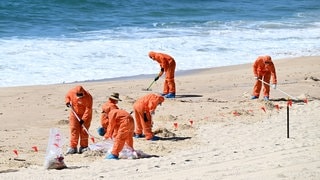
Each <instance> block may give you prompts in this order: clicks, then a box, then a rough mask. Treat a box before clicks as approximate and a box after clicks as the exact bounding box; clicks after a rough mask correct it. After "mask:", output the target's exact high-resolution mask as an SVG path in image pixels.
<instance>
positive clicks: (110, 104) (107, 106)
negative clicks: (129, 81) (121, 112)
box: [98, 93, 122, 136]
mask: <svg viewBox="0 0 320 180" xmlns="http://www.w3.org/2000/svg"><path fill="white" fill-rule="evenodd" d="M118 101H122V100H121V99H120V98H119V93H113V94H112V95H110V96H109V98H108V101H107V102H105V103H104V104H103V105H102V112H101V117H100V124H101V126H102V127H99V128H98V134H99V135H100V136H104V135H105V133H106V132H107V128H108V124H109V119H108V115H107V112H110V111H111V110H113V109H119V107H118V106H117V104H118Z"/></svg>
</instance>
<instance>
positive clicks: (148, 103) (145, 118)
mask: <svg viewBox="0 0 320 180" xmlns="http://www.w3.org/2000/svg"><path fill="white" fill-rule="evenodd" d="M163 101H164V98H163V97H162V96H160V95H157V94H147V95H145V96H143V97H141V98H139V99H138V100H137V101H136V102H135V103H134V104H133V110H134V114H135V119H136V121H135V122H136V126H135V134H134V135H135V138H142V137H145V138H146V139H147V140H152V141H157V140H159V139H160V138H159V137H157V136H154V134H153V132H152V124H153V122H152V116H151V115H152V114H154V113H155V110H156V108H157V106H158V105H161V104H162V102H163ZM143 133H144V134H143Z"/></svg>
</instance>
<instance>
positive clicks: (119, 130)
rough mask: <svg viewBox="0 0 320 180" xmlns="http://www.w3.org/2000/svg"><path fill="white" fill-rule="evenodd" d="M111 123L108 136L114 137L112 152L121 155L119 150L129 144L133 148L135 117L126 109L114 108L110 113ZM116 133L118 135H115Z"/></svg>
mask: <svg viewBox="0 0 320 180" xmlns="http://www.w3.org/2000/svg"><path fill="white" fill-rule="evenodd" d="M108 117H109V125H108V130H107V133H106V138H112V137H113V140H114V144H113V147H112V151H111V153H112V154H113V155H115V156H117V157H118V156H119V152H120V151H121V150H122V149H123V147H124V145H125V144H127V145H128V146H129V147H130V148H132V150H133V133H134V119H133V117H132V116H131V115H130V114H129V113H128V112H127V111H125V110H122V109H113V110H111V111H110V112H109V113H108ZM115 131H116V132H115ZM114 133H116V136H114Z"/></svg>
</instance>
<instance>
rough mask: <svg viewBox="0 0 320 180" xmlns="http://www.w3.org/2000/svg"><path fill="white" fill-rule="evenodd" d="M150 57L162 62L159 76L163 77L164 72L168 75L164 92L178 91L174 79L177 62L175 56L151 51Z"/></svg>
mask: <svg viewBox="0 0 320 180" xmlns="http://www.w3.org/2000/svg"><path fill="white" fill-rule="evenodd" d="M149 57H150V58H151V59H153V60H155V61H157V62H158V63H159V64H160V67H161V71H160V73H159V75H158V77H161V76H162V74H163V72H164V73H165V75H166V78H165V81H164V86H163V94H168V93H174V94H175V93H176V84H175V81H174V73H175V69H176V62H175V61H174V59H173V57H171V56H169V55H167V54H164V53H156V52H153V51H151V52H149Z"/></svg>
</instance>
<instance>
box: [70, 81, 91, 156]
mask: <svg viewBox="0 0 320 180" xmlns="http://www.w3.org/2000/svg"><path fill="white" fill-rule="evenodd" d="M65 102H66V106H67V107H71V108H72V109H73V111H74V112H75V113H76V114H77V116H78V118H79V119H80V120H78V118H77V117H76V116H75V114H74V113H73V111H72V110H71V112H70V115H69V126H70V148H69V150H68V151H67V154H75V153H78V152H79V153H83V152H84V151H87V150H88V137H89V135H88V133H87V132H86V131H85V130H84V129H83V128H82V126H84V127H85V128H86V129H87V130H88V129H89V128H90V124H91V120H92V104H93V100H92V96H91V95H90V93H89V92H88V91H86V90H85V89H84V88H83V87H82V86H76V87H74V88H72V89H71V90H69V91H68V93H67V94H66V96H65ZM79 140H80V148H79V151H78V150H77V146H78V142H79Z"/></svg>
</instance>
